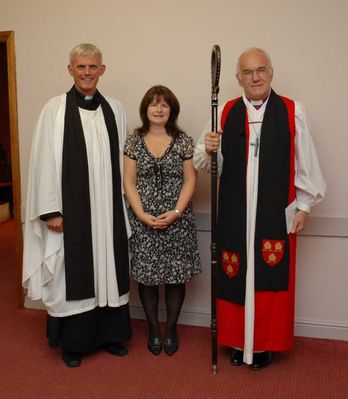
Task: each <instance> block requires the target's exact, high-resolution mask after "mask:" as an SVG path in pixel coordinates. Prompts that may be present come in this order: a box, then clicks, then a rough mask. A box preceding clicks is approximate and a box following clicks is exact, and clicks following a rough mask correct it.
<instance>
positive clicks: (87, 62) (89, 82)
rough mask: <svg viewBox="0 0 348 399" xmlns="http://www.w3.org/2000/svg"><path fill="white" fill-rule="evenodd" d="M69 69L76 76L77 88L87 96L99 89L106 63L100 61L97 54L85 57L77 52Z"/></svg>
mask: <svg viewBox="0 0 348 399" xmlns="http://www.w3.org/2000/svg"><path fill="white" fill-rule="evenodd" d="M68 70H69V73H70V75H71V76H72V77H73V78H74V82H75V86H76V88H77V89H78V90H79V91H80V92H81V93H83V94H85V95H86V96H92V95H93V94H94V93H95V91H96V90H97V84H98V80H99V76H102V75H103V73H104V72H105V65H102V64H101V63H100V60H99V58H98V57H97V56H96V55H87V56H84V57H83V56H81V55H77V54H75V55H74V56H73V59H72V63H71V64H69V65H68Z"/></svg>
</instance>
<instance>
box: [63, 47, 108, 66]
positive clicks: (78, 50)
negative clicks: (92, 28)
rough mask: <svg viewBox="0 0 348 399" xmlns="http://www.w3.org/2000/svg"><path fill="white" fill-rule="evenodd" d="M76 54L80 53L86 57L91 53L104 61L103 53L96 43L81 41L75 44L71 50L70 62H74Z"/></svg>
mask: <svg viewBox="0 0 348 399" xmlns="http://www.w3.org/2000/svg"><path fill="white" fill-rule="evenodd" d="M74 55H80V56H82V57H86V56H89V55H95V56H97V57H98V59H99V61H100V63H102V62H103V54H102V52H101V51H100V50H99V49H98V47H97V46H95V45H94V44H90V43H81V44H78V45H77V46H75V47H74V48H73V49H72V50H71V51H70V56H69V60H70V64H72V62H73V58H74Z"/></svg>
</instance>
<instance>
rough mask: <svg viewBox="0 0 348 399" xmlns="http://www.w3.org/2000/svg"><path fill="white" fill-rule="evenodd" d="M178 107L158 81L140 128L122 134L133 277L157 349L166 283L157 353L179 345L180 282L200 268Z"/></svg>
mask: <svg viewBox="0 0 348 399" xmlns="http://www.w3.org/2000/svg"><path fill="white" fill-rule="evenodd" d="M179 112H180V105H179V102H178V100H177V98H176V97H175V95H174V94H173V93H172V92H171V91H170V90H169V89H168V88H167V87H164V86H154V87H152V88H151V89H149V90H148V91H147V93H146V94H145V96H144V98H143V99H142V101H141V104H140V118H141V120H142V126H141V127H139V128H137V129H136V130H135V131H134V134H132V135H130V136H129V137H128V140H127V142H126V145H125V149H124V153H125V157H124V188H125V194H126V197H127V200H128V203H129V205H130V208H129V217H130V223H131V229H132V236H131V238H130V247H131V252H132V275H133V277H134V279H135V280H136V281H138V288H139V296H140V299H141V302H142V304H143V307H144V311H145V314H146V319H147V321H148V326H149V335H148V349H149V351H150V352H152V353H153V354H154V355H159V354H160V353H161V351H162V340H161V334H160V327H159V321H158V302H159V285H165V303H166V308H167V323H166V331H165V340H164V350H165V352H166V353H167V355H169V356H171V355H173V354H174V353H175V352H176V351H177V350H178V337H177V330H176V325H177V321H178V317H179V314H180V310H181V306H182V304H183V301H184V298H185V283H186V282H187V281H189V280H190V279H191V278H192V276H194V275H196V274H198V273H200V272H201V266H200V259H199V253H198V245H197V236H196V229H195V220H194V216H193V213H192V204H191V198H192V195H193V192H194V189H195V185H196V171H195V169H194V168H193V164H192V157H193V151H194V144H193V140H192V138H190V137H188V136H187V135H186V134H185V133H184V132H182V131H181V130H180V129H179V127H178V125H177V118H178V115H179Z"/></svg>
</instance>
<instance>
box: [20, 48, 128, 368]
mask: <svg viewBox="0 0 348 399" xmlns="http://www.w3.org/2000/svg"><path fill="white" fill-rule="evenodd" d="M68 70H69V73H70V75H71V76H72V77H73V79H74V86H73V87H72V88H71V89H70V90H69V92H68V93H66V94H63V95H60V96H58V97H54V98H52V99H51V100H49V101H48V102H47V104H46V105H45V106H44V107H43V109H42V111H41V114H40V117H39V119H38V122H37V124H36V128H35V132H34V137H33V143H32V152H31V161H30V168H29V181H28V196H27V208H26V223H25V237H24V259H23V285H24V287H25V288H27V295H28V297H29V298H32V299H34V300H36V299H41V300H42V301H43V303H44V304H45V306H46V308H47V312H48V319H47V336H48V339H49V344H50V346H51V347H57V346H60V347H61V349H62V357H63V361H64V362H65V364H66V365H67V366H68V367H76V366H79V365H80V363H81V358H82V355H83V354H84V353H87V352H90V351H94V350H96V349H103V350H106V351H107V352H109V353H111V354H114V355H117V356H123V355H126V354H127V349H126V348H125V347H124V346H123V345H122V344H121V342H124V341H126V340H128V339H129V338H130V337H131V325H130V318H129V308H128V295H129V294H128V291H129V273H128V268H129V262H128V244H127V237H128V235H129V231H130V229H129V225H128V219H127V212H126V211H125V204H124V201H123V194H122V182H121V179H122V165H123V162H122V156H123V146H124V142H125V139H126V136H127V124H126V115H125V112H124V110H123V107H122V104H121V103H120V102H119V101H117V100H114V99H112V98H109V97H106V98H104V97H103V96H102V95H101V94H100V93H99V91H98V90H97V83H98V80H99V77H100V76H102V75H103V74H104V71H105V65H104V64H102V54H101V52H100V50H99V49H98V48H97V47H96V46H94V45H92V44H86V43H84V44H80V45H78V46H76V47H74V49H73V50H72V51H71V53H70V63H69V65H68Z"/></svg>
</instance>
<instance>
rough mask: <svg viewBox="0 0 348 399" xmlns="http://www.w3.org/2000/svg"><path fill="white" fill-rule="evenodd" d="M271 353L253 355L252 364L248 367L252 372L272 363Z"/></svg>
mask: <svg viewBox="0 0 348 399" xmlns="http://www.w3.org/2000/svg"><path fill="white" fill-rule="evenodd" d="M272 359H273V355H272V352H259V353H254V355H253V363H252V364H251V365H250V368H251V369H252V370H261V369H263V368H265V367H267V366H269V365H270V364H271V363H272Z"/></svg>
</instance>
